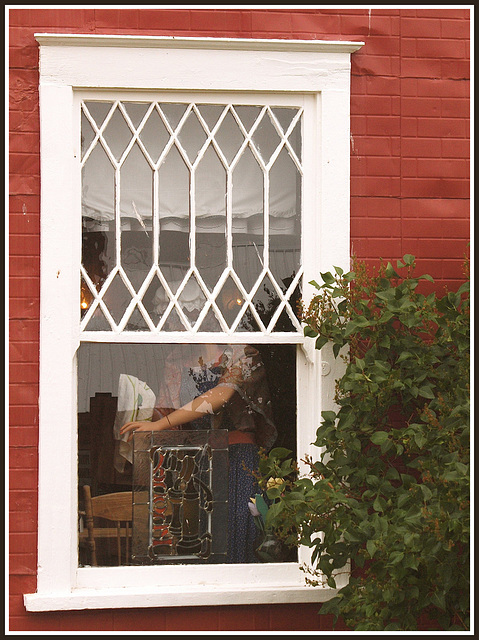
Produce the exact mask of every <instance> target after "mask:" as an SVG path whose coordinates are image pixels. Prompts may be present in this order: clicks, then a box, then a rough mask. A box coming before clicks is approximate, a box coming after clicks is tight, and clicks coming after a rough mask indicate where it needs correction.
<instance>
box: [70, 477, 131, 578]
mask: <svg viewBox="0 0 479 640" xmlns="http://www.w3.org/2000/svg"><path fill="white" fill-rule="evenodd" d="M83 495H84V499H85V524H86V530H85V531H83V532H82V533H81V534H80V539H82V538H83V539H86V543H87V547H88V550H89V552H90V562H91V564H92V565H93V566H94V567H96V566H98V563H97V556H96V539H97V538H115V537H116V540H117V553H118V565H121V564H122V553H121V539H122V537H124V538H125V563H124V564H128V562H129V557H130V541H131V526H130V525H131V521H132V517H133V511H132V492H131V491H121V492H119V493H108V494H106V495H102V496H94V497H92V495H91V490H90V487H89V486H88V485H84V487H83ZM94 518H104V519H106V520H110V521H112V522H114V523H115V525H116V526H115V527H114V528H113V527H99V526H94V522H93V519H94ZM122 523H123V524H124V526H123V527H122Z"/></svg>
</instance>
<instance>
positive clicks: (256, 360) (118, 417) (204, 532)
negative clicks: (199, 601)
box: [78, 343, 296, 566]
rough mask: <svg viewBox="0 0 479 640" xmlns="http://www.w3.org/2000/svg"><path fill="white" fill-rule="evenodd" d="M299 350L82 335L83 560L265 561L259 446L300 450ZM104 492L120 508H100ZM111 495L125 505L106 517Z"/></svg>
mask: <svg viewBox="0 0 479 640" xmlns="http://www.w3.org/2000/svg"><path fill="white" fill-rule="evenodd" d="M295 357H296V356H295V347H294V346H292V345H257V346H253V345H246V344H243V345H219V344H218V345H215V344H209V345H191V344H190V345H188V344H185V345H179V344H171V345H167V344H148V345H146V344H108V343H83V344H82V345H81V346H80V349H79V352H78V488H79V504H80V514H79V515H80V519H79V522H80V533H79V564H80V565H81V566H86V565H91V564H92V563H95V562H96V564H98V565H99V566H115V565H118V564H129V563H137V564H138V563H139V564H152V563H153V564H154V563H158V562H160V563H161V562H165V561H168V562H180V563H185V562H215V563H216V562H229V563H235V562H248V563H250V562H251V563H253V562H258V561H260V559H259V557H258V556H257V554H255V549H256V548H257V546H258V545H259V544H260V542H261V536H259V535H258V529H257V527H256V526H255V522H254V519H253V517H252V515H251V512H250V509H249V507H248V503H249V502H250V498H252V497H254V496H255V494H256V493H257V492H258V487H257V484H256V479H255V476H254V472H255V470H256V469H257V465H258V447H259V446H264V447H265V448H266V449H269V448H270V447H271V446H284V447H286V448H289V449H291V450H292V451H293V454H294V451H295V442H296V427H295V424H296V382H295V381H296V366H295ZM165 416H168V417H167V418H166V417H165ZM131 420H140V421H143V422H141V423H140V424H139V425H138V424H137V425H135V428H138V427H140V431H138V432H137V434H136V435H135V436H134V441H133V439H132V440H131V441H130V440H128V434H126V435H125V434H123V435H122V434H121V433H120V428H121V426H122V425H123V424H125V423H129V422H130V421H131ZM152 421H153V422H154V423H155V424H152ZM165 424H166V425H167V428H166V429H162V430H156V429H157V427H158V426H160V425H163V426H164V425H165ZM150 426H152V427H155V430H152V429H151V428H150ZM162 456H163V457H162ZM228 469H229V471H228ZM85 486H86V487H89V491H90V494H91V496H92V497H93V503H92V504H93V507H92V508H93V520H91V519H90V516H92V514H91V513H90V502H89V500H88V496H87V492H88V490H87V492H85V489H84V487H85ZM111 494H113V495H111ZM98 496H104V497H105V498H104V501H105V502H106V501H108V504H109V505H110V506H109V509H110V512H108V511H104V510H103V511H96V512H95V508H96V507H95V504H96V502H98V501H97V500H95V498H96V497H98ZM106 496H109V497H106ZM112 501H113V502H114V503H115V505H116V506H115V509H116V508H118V510H120V508H121V509H123V511H121V513H120V515H118V514H117V515H115V517H114V518H113V520H108V517H113V516H112V513H113V511H114V507H113V506H111V505H112V504H113V502H112ZM125 504H126V506H125ZM98 509H100V507H98ZM125 509H126V513H125ZM95 513H96V514H97V515H95ZM120 516H121V517H120ZM117 519H118V520H119V522H120V524H119V525H118V526H119V527H120V533H121V535H120V539H119V541H118V539H117V524H116V521H117ZM90 525H92V526H90ZM132 527H133V535H132ZM127 540H128V542H127ZM158 540H161V541H163V543H164V547H165V549H166V550H165V549H163V552H161V551H160V550H159V549H158V548H157V547H158V545H157V544H154V542H155V541H158ZM93 543H94V550H95V554H93ZM170 543H171V544H170ZM160 546H161V545H160ZM153 547H155V550H153ZM295 559H296V557H295V553H293V554H289V555H285V556H284V557H283V558H282V560H284V561H295Z"/></svg>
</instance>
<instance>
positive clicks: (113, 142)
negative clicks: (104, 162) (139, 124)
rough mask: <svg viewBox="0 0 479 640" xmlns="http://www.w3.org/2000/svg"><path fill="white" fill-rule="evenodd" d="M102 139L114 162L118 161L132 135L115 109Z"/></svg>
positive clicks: (120, 114) (119, 112)
mask: <svg viewBox="0 0 479 640" xmlns="http://www.w3.org/2000/svg"><path fill="white" fill-rule="evenodd" d="M103 138H104V139H105V141H106V143H107V144H108V147H109V149H110V151H111V152H112V154H113V155H114V157H115V159H116V160H120V158H121V156H122V154H123V153H124V151H125V149H126V148H127V146H128V143H129V142H130V140H131V138H132V133H131V131H130V128H129V127H128V125H127V123H126V121H125V118H124V117H123V114H122V113H121V111H120V109H119V107H117V108H116V109H115V111H114V113H113V115H112V116H111V118H110V120H109V122H108V124H107V125H106V127H105V130H104V132H103Z"/></svg>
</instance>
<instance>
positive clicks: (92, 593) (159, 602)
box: [24, 585, 338, 612]
mask: <svg viewBox="0 0 479 640" xmlns="http://www.w3.org/2000/svg"><path fill="white" fill-rule="evenodd" d="M337 592H338V590H337V589H331V588H329V587H326V588H320V587H310V586H304V585H301V586H298V585H290V586H288V585H287V586H283V587H276V586H275V587H274V588H272V587H271V586H265V587H261V586H258V585H252V586H251V587H247V586H246V587H245V586H244V585H231V586H228V587H223V586H220V585H197V586H190V587H186V586H175V587H170V586H168V587H155V588H148V589H140V588H131V587H120V588H103V589H75V590H73V591H71V592H70V593H48V594H40V593H30V594H26V595H24V603H25V608H26V610H27V611H31V612H40V611H69V610H80V609H126V608H145V607H179V606H181V607H188V606H218V605H236V604H251V605H253V604H283V603H286V602H287V603H307V602H318V603H320V602H325V601H327V600H330V599H331V598H333V597H334V596H335V595H336V594H337Z"/></svg>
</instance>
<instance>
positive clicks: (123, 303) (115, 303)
mask: <svg viewBox="0 0 479 640" xmlns="http://www.w3.org/2000/svg"><path fill="white" fill-rule="evenodd" d="M103 302H104V303H105V304H106V306H107V308H108V311H109V312H110V313H111V315H112V317H113V320H114V321H115V323H116V324H119V322H120V320H121V319H122V318H123V315H124V313H125V311H126V309H127V307H128V305H129V304H130V302H131V294H130V292H129V291H128V289H127V287H126V285H125V283H124V282H123V280H122V278H121V276H120V274H119V273H117V274H116V275H115V277H114V278H113V281H112V282H111V284H110V285H109V287H108V289H107V290H106V292H105V293H104V294H103Z"/></svg>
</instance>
